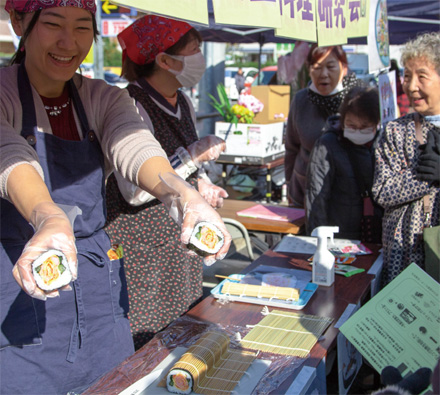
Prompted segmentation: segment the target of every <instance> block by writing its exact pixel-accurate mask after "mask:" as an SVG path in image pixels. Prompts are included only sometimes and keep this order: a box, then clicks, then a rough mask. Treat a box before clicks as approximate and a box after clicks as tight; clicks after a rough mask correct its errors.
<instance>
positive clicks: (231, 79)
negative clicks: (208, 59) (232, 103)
mask: <svg viewBox="0 0 440 395" xmlns="http://www.w3.org/2000/svg"><path fill="white" fill-rule="evenodd" d="M242 69H243V73H244V75H245V77H246V84H249V85H250V84H251V83H252V81H253V80H254V76H255V74H257V73H258V69H257V68H256V67H242ZM237 71H238V67H226V68H225V82H224V84H225V90H226V94H227V95H228V97H229V99H231V100H237V99H238V91H237V87H236V86H235V74H237Z"/></svg>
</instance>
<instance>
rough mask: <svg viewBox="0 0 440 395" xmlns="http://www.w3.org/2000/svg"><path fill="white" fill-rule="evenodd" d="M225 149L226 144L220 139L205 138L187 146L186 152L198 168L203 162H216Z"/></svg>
mask: <svg viewBox="0 0 440 395" xmlns="http://www.w3.org/2000/svg"><path fill="white" fill-rule="evenodd" d="M225 149H226V142H225V141H224V140H223V139H221V138H220V137H216V136H212V135H211V136H206V137H203V138H202V139H200V140H199V141H196V142H194V143H192V144H191V145H189V146H188V148H187V151H188V153H189V154H190V156H191V159H192V161H193V162H194V164H195V165H196V166H197V167H199V168H200V166H201V165H202V163H203V162H208V161H210V160H216V159H217V158H218V157H219V156H220V154H221V153H222V152H223V151H224V150H225Z"/></svg>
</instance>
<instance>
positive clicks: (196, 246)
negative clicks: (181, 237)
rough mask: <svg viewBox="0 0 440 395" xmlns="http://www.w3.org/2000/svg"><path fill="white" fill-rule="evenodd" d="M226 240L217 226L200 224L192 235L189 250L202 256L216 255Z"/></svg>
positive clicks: (205, 223) (207, 223)
mask: <svg viewBox="0 0 440 395" xmlns="http://www.w3.org/2000/svg"><path fill="white" fill-rule="evenodd" d="M224 239H225V237H224V235H223V233H222V232H221V231H220V229H219V228H217V226H215V225H213V224H211V223H209V222H199V223H198V224H197V225H196V226H195V227H194V230H193V232H192V234H191V238H190V239H189V243H188V248H189V249H190V250H193V251H195V252H196V253H197V254H198V255H200V256H208V255H214V254H216V253H217V252H218V251H219V250H220V248H222V246H223V243H224Z"/></svg>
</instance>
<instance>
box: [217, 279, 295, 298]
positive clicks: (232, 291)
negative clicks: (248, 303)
mask: <svg viewBox="0 0 440 395" xmlns="http://www.w3.org/2000/svg"><path fill="white" fill-rule="evenodd" d="M221 292H222V294H226V295H239V296H253V297H256V298H267V299H280V300H298V299H299V290H298V289H297V288H289V287H272V286H264V285H251V284H238V283H234V282H231V281H229V282H226V283H225V284H223V286H222V290H221Z"/></svg>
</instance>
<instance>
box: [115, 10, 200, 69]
mask: <svg viewBox="0 0 440 395" xmlns="http://www.w3.org/2000/svg"><path fill="white" fill-rule="evenodd" d="M191 29H192V26H191V25H189V24H188V23H186V22H181V21H176V20H174V19H168V18H164V17H161V16H157V15H146V16H144V17H142V18H139V19H137V20H136V21H135V22H133V23H132V24H131V25H130V26H128V27H127V28H126V29H124V30H123V31H122V32H121V33H119V34H118V40H119V44H120V45H121V48H122V51H123V52H122V59H125V56H128V57H129V58H130V59H131V60H132V61H133V62H135V63H136V64H139V65H143V64H147V63H150V62H152V61H154V59H156V56H157V54H159V53H161V52H164V51H166V50H167V49H168V48H170V47H172V46H173V45H174V44H176V43H177V42H178V41H179V40H180V38H181V37H182V36H183V35H184V34H186V33H187V32H188V31H189V30H191Z"/></svg>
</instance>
